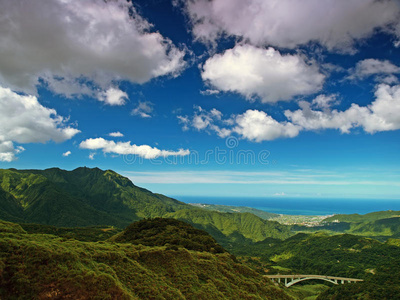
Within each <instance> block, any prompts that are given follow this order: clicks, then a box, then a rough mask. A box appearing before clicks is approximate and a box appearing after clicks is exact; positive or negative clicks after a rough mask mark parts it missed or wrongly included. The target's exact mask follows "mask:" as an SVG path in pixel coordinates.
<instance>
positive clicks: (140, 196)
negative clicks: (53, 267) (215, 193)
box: [0, 168, 187, 227]
mask: <svg viewBox="0 0 400 300" xmlns="http://www.w3.org/2000/svg"><path fill="white" fill-rule="evenodd" d="M0 183H1V189H0V203H1V204H4V205H2V206H1V208H0V216H2V217H3V218H4V219H6V220H10V221H17V222H31V223H40V224H49V225H56V226H89V225H115V226H120V227H125V226H126V225H128V224H129V223H130V222H132V221H135V220H139V219H141V218H145V217H154V216H162V215H163V214H166V213H168V212H172V211H175V210H177V209H180V208H186V207H187V205H186V204H184V203H182V202H179V201H177V200H174V199H171V198H168V197H165V196H162V195H157V194H153V193H151V192H150V191H148V190H145V189H142V188H139V187H136V186H135V185H133V183H132V182H131V181H129V179H127V178H125V177H123V176H121V175H119V174H117V173H115V172H113V171H102V170H100V169H97V168H96V169H89V168H78V169H75V170H73V171H64V170H60V169H57V168H53V169H47V170H20V171H18V170H15V169H10V170H0Z"/></svg>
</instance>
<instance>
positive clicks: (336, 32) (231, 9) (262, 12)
mask: <svg viewBox="0 0 400 300" xmlns="http://www.w3.org/2000/svg"><path fill="white" fill-rule="evenodd" d="M182 2H183V3H185V11H186V13H187V14H188V16H189V19H190V22H191V24H192V26H193V29H192V32H193V34H194V36H195V37H196V38H198V39H200V40H202V41H205V42H215V40H216V39H218V38H219V37H221V36H222V35H224V34H225V35H230V36H238V37H243V38H244V39H245V40H249V41H250V42H251V43H252V44H254V45H274V46H278V47H284V48H296V47H297V46H298V45H305V44H307V43H309V42H315V41H316V42H319V43H320V44H321V45H323V46H325V47H326V48H327V49H329V50H339V51H342V52H343V51H344V52H349V51H353V43H354V40H356V39H362V38H365V37H368V36H369V35H371V34H372V33H373V32H374V30H375V29H377V28H383V29H385V30H389V26H390V28H392V25H393V24H397V28H398V29H399V28H400V25H398V24H399V22H398V20H399V11H400V7H399V6H398V3H396V1H375V0H350V1H337V0H308V1H302V0H269V1H265V0H213V1H209V0H193V1H182ZM293 12H295V13H293ZM398 32H399V33H400V30H398ZM398 36H400V34H399V35H398Z"/></svg>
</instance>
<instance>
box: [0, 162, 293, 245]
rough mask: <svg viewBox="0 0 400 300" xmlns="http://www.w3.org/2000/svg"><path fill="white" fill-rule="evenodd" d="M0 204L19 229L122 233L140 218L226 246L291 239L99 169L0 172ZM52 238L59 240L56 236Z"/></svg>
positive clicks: (245, 217)
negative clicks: (198, 232)
mask: <svg viewBox="0 0 400 300" xmlns="http://www.w3.org/2000/svg"><path fill="white" fill-rule="evenodd" d="M0 204H1V205H0V217H2V218H3V219H4V220H7V221H12V222H18V223H37V224H45V225H53V226H59V227H83V226H100V225H101V226H115V227H119V228H124V227H126V226H127V225H129V224H130V223H132V222H134V221H137V220H140V219H143V218H154V217H171V218H175V219H181V220H183V221H186V222H189V223H191V224H193V225H194V226H195V227H197V228H199V229H204V230H206V231H207V232H209V233H210V234H211V235H212V236H213V237H214V238H215V239H217V240H218V241H219V242H221V243H225V244H227V243H231V242H234V241H240V240H242V241H245V240H247V239H249V240H253V241H260V240H263V239H264V238H266V237H276V238H286V237H288V236H290V235H291V232H290V231H289V230H288V228H286V227H285V226H283V225H280V224H279V223H277V222H268V221H265V220H262V219H261V218H259V217H257V216H255V215H253V214H249V213H244V214H239V213H218V212H214V211H207V210H202V209H197V208H195V207H193V206H192V205H188V204H185V203H183V202H180V201H177V200H175V199H172V198H169V197H166V196H163V195H160V194H154V193H152V192H150V191H148V190H146V189H142V188H140V187H137V186H135V185H134V184H133V183H132V182H131V181H130V180H129V179H128V178H126V177H123V176H121V175H119V174H117V173H115V172H114V171H111V170H107V171H102V170H100V169H98V168H94V169H89V168H77V169H75V170H73V171H65V170H60V169H58V168H52V169H47V170H15V169H10V170H0ZM191 211H193V213H191ZM53 233H54V234H57V235H60V231H58V232H53ZM60 236H62V235H60ZM74 238H76V237H74Z"/></svg>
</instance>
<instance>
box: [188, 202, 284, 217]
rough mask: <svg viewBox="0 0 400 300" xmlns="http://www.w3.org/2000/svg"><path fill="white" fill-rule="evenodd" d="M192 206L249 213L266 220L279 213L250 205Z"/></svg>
mask: <svg viewBox="0 0 400 300" xmlns="http://www.w3.org/2000/svg"><path fill="white" fill-rule="evenodd" d="M191 205H193V206H194V207H198V208H199V207H200V208H203V209H208V210H213V211H219V212H229V213H238V212H239V213H251V214H253V215H256V216H257V217H260V218H261V219H264V220H268V219H271V218H275V217H278V216H279V215H277V214H274V213H270V212H266V211H263V210H259V209H255V208H252V207H246V206H230V205H216V204H191Z"/></svg>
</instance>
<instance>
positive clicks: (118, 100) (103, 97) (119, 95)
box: [98, 87, 129, 105]
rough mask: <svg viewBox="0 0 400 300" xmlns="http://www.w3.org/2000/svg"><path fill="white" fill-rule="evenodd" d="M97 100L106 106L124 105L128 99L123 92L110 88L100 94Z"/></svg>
mask: <svg viewBox="0 0 400 300" xmlns="http://www.w3.org/2000/svg"><path fill="white" fill-rule="evenodd" d="M98 99H99V100H100V101H103V102H104V103H106V104H108V105H124V104H125V103H126V100H128V99H129V98H128V95H127V94H126V93H125V92H123V91H121V90H120V89H116V88H113V87H111V88H109V89H108V90H106V91H103V92H100V93H99V94H98Z"/></svg>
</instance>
